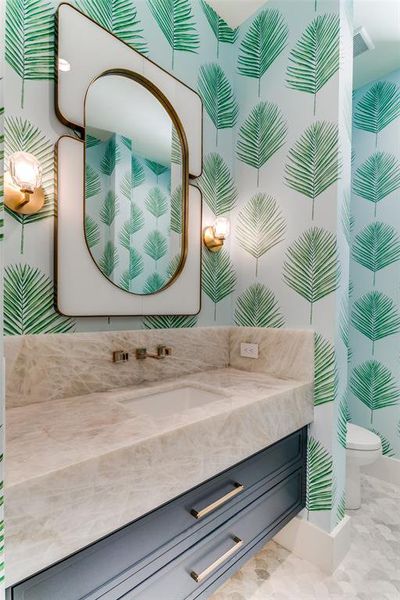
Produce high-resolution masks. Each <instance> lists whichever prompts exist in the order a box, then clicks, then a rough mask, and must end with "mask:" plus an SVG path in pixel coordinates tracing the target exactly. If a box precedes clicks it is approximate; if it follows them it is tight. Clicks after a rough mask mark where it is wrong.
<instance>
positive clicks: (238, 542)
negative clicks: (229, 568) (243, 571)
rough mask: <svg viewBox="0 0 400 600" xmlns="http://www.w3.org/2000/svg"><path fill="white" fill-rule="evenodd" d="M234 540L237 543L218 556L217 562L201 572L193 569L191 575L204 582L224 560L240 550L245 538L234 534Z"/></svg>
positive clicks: (197, 580)
mask: <svg viewBox="0 0 400 600" xmlns="http://www.w3.org/2000/svg"><path fill="white" fill-rule="evenodd" d="M233 541H234V542H235V545H234V546H232V548H230V549H229V550H228V551H227V552H225V554H223V555H222V556H220V557H219V558H217V560H216V561H215V562H213V564H212V565H210V566H209V567H207V568H206V569H204V571H202V572H201V573H199V574H197V573H195V571H192V572H191V573H190V576H191V577H192V578H193V579H194V580H195V581H196V582H197V583H200V582H202V581H203V579H205V578H206V577H208V576H209V575H210V574H211V573H212V572H213V571H215V569H217V568H218V567H219V566H220V565H222V563H223V562H225V561H226V560H228V558H230V557H231V556H233V555H234V554H235V553H236V552H237V551H238V550H239V548H241V547H242V546H243V540H241V539H240V538H238V537H236V536H234V538H233Z"/></svg>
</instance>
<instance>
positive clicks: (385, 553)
mask: <svg viewBox="0 0 400 600" xmlns="http://www.w3.org/2000/svg"><path fill="white" fill-rule="evenodd" d="M362 493H363V498H364V503H363V507H362V508H361V509H360V510H358V511H349V513H348V514H349V515H350V516H351V517H352V520H351V526H352V540H353V541H352V545H351V548H350V550H349V553H348V554H347V556H346V558H345V559H344V561H343V562H342V564H341V565H340V567H339V568H338V569H337V570H336V571H335V573H334V574H333V575H326V574H325V573H323V572H322V571H320V570H319V569H318V568H317V567H314V566H313V565H311V564H310V563H308V562H307V561H305V560H302V559H300V558H297V557H296V556H294V555H293V554H291V553H290V552H288V551H287V550H285V549H284V548H282V547H281V546H278V544H276V543H275V542H269V543H268V544H267V545H266V546H265V548H263V550H261V552H259V553H258V554H257V556H255V557H254V558H253V559H252V560H250V561H249V562H248V563H247V564H245V565H244V566H243V567H242V569H241V570H240V571H239V572H238V573H237V574H236V575H234V576H233V577H232V578H231V579H230V580H229V581H227V582H226V583H225V585H224V586H223V587H222V588H221V589H220V590H218V591H217V592H216V593H215V594H214V595H213V596H212V597H211V598H210V600H317V599H318V600H324V599H327V598H329V599H335V600H355V599H357V600H400V487H396V486H394V485H390V484H387V483H385V482H383V481H379V480H378V479H375V478H373V477H366V476H365V477H363V480H362Z"/></svg>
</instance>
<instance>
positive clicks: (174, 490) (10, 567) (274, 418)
mask: <svg viewBox="0 0 400 600" xmlns="http://www.w3.org/2000/svg"><path fill="white" fill-rule="evenodd" d="M185 384H190V385H191V386H194V387H198V388H201V389H204V390H210V391H214V392H217V393H219V394H220V399H218V400H216V401H213V402H210V403H208V404H205V405H202V406H200V407H196V408H191V409H188V410H184V411H182V412H180V413H179V414H170V415H167V416H164V417H155V416H150V415H143V414H142V415H139V414H137V413H135V402H134V401H132V402H127V400H129V399H132V400H134V398H137V397H139V396H140V397H142V396H143V395H145V394H151V393H154V392H157V391H160V390H163V391H165V390H167V389H171V390H173V389H176V388H179V387H182V386H183V385H185ZM312 419H313V384H312V382H311V381H303V380H295V379H282V378H278V377H274V376H272V375H268V374H265V373H256V372H253V373H249V372H246V371H242V370H238V369H234V368H223V369H215V370H209V371H204V372H200V373H194V374H191V375H184V376H182V377H176V378H174V379H166V380H164V381H163V382H162V383H161V382H159V381H158V382H151V383H145V384H142V385H139V386H131V387H127V388H119V389H118V390H114V391H113V390H110V391H105V392H101V393H93V394H88V395H84V396H76V397H73V398H64V399H60V400H52V401H47V402H41V403H36V404H29V405H26V406H20V407H15V408H11V409H9V410H8V412H7V464H6V518H7V581H6V585H7V586H9V585H13V584H14V583H16V582H18V581H20V580H21V579H23V578H25V577H27V576H29V575H31V574H33V573H35V572H36V571H38V570H40V569H42V568H44V567H46V566H48V565H49V564H52V563H54V562H56V561H58V560H60V559H62V558H63V557H65V556H67V555H69V554H71V553H72V552H75V551H77V550H79V549H80V548H82V547H84V546H85V545H87V544H90V543H92V542H94V541H95V540H97V539H99V538H100V537H102V536H104V535H106V534H108V533H110V532H112V531H114V530H115V529H117V528H118V527H121V526H123V525H125V524H126V523H128V522H130V521H132V520H134V519H136V518H138V517H139V516H141V515H143V514H145V513H147V512H148V511H150V510H152V509H154V508H156V507H157V506H159V505H160V504H163V503H164V502H166V501H168V500H170V499H171V498H173V497H175V496H177V495H179V494H181V493H182V492H184V491H186V490H188V489H190V488H192V487H193V486H195V485H198V484H199V483H201V482H202V481H204V480H206V479H208V478H209V477H212V476H213V475H215V474H217V473H219V472H220V471H222V470H224V469H226V468H228V467H229V466H231V465H233V464H235V463H237V462H239V461H240V460H243V459H244V458H246V457H248V456H250V455H251V454H254V453H255V452H258V451H259V450H261V449H263V448H265V447H266V446H268V445H270V444H272V443H274V442H276V441H277V440H279V439H281V438H283V437H285V436H286V435H288V434H290V433H292V432H293V431H296V430H297V429H299V428H301V427H303V426H304V425H306V424H308V423H310V422H311V421H312Z"/></svg>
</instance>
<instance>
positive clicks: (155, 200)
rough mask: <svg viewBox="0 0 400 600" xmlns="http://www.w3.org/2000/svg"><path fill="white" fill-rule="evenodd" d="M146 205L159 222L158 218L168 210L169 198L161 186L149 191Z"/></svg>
mask: <svg viewBox="0 0 400 600" xmlns="http://www.w3.org/2000/svg"><path fill="white" fill-rule="evenodd" d="M145 206H146V208H147V210H148V211H149V213H151V214H152V215H153V217H155V219H156V222H157V223H158V219H159V218H160V217H162V216H163V215H165V213H166V212H167V210H168V198H167V196H166V195H165V194H164V193H163V191H162V190H161V189H160V188H159V187H157V186H156V187H153V188H151V189H150V190H149V191H148V193H147V198H146V200H145Z"/></svg>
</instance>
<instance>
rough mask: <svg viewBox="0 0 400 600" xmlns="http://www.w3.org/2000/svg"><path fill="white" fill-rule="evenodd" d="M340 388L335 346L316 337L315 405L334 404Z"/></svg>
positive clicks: (318, 336) (318, 335) (319, 336)
mask: <svg viewBox="0 0 400 600" xmlns="http://www.w3.org/2000/svg"><path fill="white" fill-rule="evenodd" d="M337 387H338V372H337V367H336V356H335V349H334V347H333V345H332V344H331V343H330V342H329V341H328V340H326V339H325V338H324V337H322V335H321V334H319V333H317V334H316V335H315V346H314V405H315V406H319V405H320V404H325V402H333V401H334V400H335V398H336V392H337Z"/></svg>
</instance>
